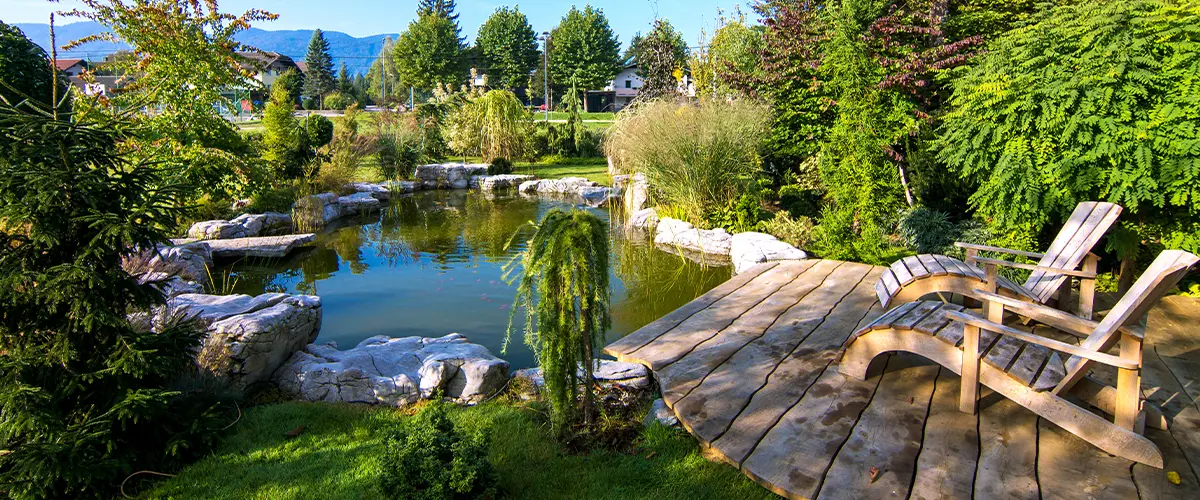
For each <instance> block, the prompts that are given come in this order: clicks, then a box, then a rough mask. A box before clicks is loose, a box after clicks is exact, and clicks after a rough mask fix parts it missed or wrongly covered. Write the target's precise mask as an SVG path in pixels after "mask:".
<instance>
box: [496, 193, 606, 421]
mask: <svg viewBox="0 0 1200 500" xmlns="http://www.w3.org/2000/svg"><path fill="white" fill-rule="evenodd" d="M516 264H519V265H520V266H521V268H522V269H523V273H522V274H521V276H520V278H519V284H518V286H517V297H516V300H515V303H514V305H513V308H512V311H513V313H512V314H513V317H515V315H516V310H517V309H518V308H524V309H525V344H526V345H528V346H529V348H530V349H532V350H533V352H534V354H535V355H536V356H537V361H538V365H539V366H540V367H541V368H542V376H543V377H544V379H545V381H546V393H547V396H548V399H549V401H550V406H551V409H552V412H551V421H552V424H553V426H554V428H555V430H556V431H557V432H559V433H560V434H565V433H566V432H567V431H569V430H570V428H571V426H572V425H573V424H575V423H576V422H577V420H578V416H579V411H578V410H579V408H577V405H576V400H577V399H578V398H579V396H580V394H579V389H580V387H581V386H582V388H583V402H582V413H583V423H584V425H586V426H588V427H590V426H591V425H592V424H594V423H595V419H596V407H595V402H594V399H595V398H594V394H593V392H594V391H593V386H594V385H595V380H594V377H593V373H594V368H595V355H596V351H597V349H599V348H600V344H601V343H602V342H603V341H604V333H605V332H606V331H608V327H609V326H610V324H611V321H612V319H611V317H610V316H609V312H608V303H609V285H608V265H609V244H608V224H607V223H605V222H604V221H603V220H601V219H600V218H599V217H597V216H596V215H594V214H591V213H589V212H587V211H585V210H579V209H575V210H570V211H566V210H561V209H553V210H550V211H549V212H547V213H546V215H545V216H543V217H542V220H541V222H539V223H538V224H537V231H536V232H534V234H533V237H532V238H530V240H529V242H528V246H527V248H526V249H525V251H524V252H522V253H520V254H519V255H517V257H515V258H514V259H513V261H512V262H511V263H510V264H509V267H508V269H507V271H506V278H507V277H508V276H509V275H511V273H512V272H513V271H514V270H515V269H516V267H515V265H516ZM510 281H511V280H510ZM511 334H512V321H511V317H510V324H509V336H510V337H511ZM507 343H508V342H507V339H506V341H505V350H507V348H508V346H507Z"/></svg>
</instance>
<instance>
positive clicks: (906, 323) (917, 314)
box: [892, 300, 942, 330]
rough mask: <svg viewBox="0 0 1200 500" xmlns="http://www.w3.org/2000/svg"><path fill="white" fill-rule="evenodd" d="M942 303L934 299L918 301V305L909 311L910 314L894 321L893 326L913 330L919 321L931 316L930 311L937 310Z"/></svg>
mask: <svg viewBox="0 0 1200 500" xmlns="http://www.w3.org/2000/svg"><path fill="white" fill-rule="evenodd" d="M941 305H942V303H941V302H937V301H932V300H929V301H923V302H918V303H917V306H916V307H914V308H913V309H912V310H911V311H909V312H908V314H905V315H904V316H903V317H901V318H898V319H896V320H895V321H892V328H896V329H900V330H912V329H913V327H914V326H916V325H917V323H920V322H921V321H923V320H924V319H925V318H926V317H928V316H929V314H930V313H932V312H933V311H935V310H937V309H938V308H939V307H940V306H941Z"/></svg>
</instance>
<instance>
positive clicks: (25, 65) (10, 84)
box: [0, 21, 67, 105]
mask: <svg viewBox="0 0 1200 500" xmlns="http://www.w3.org/2000/svg"><path fill="white" fill-rule="evenodd" d="M48 67H50V58H49V57H47V56H46V51H44V50H42V48H41V47H39V46H38V45H37V44H36V43H33V42H32V41H30V40H29V38H26V37H25V33H23V32H22V31H21V29H20V28H18V27H16V26H9V25H7V24H4V22H3V21H0V97H3V98H4V99H7V100H8V102H9V103H11V104H13V105H16V104H17V103H19V102H21V101H23V100H25V99H26V98H30V99H33V100H35V101H37V102H41V103H44V104H50V101H51V99H52V97H53V96H54V92H53V91H52V89H53V80H54V78H53V75H52V73H51V72H49V71H46V68H48ZM59 83H60V85H59V87H60V90H61V91H65V90H66V88H67V87H66V84H65V83H66V78H65V77H63V78H62V79H61V81H60V82H59ZM62 95H63V94H62V92H60V93H59V96H60V97H61V96H62Z"/></svg>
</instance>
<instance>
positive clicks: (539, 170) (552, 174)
mask: <svg viewBox="0 0 1200 500" xmlns="http://www.w3.org/2000/svg"><path fill="white" fill-rule="evenodd" d="M513 173H514V174H529V175H536V176H538V178H539V179H560V178H563V177H583V178H586V179H588V180H591V181H595V182H599V183H600V184H604V185H611V184H612V178H611V177H609V176H608V160H606V159H604V158H548V159H546V160H543V161H541V162H538V163H524V162H521V163H517V164H515V165H513Z"/></svg>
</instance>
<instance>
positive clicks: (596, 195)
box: [518, 177, 619, 206]
mask: <svg viewBox="0 0 1200 500" xmlns="http://www.w3.org/2000/svg"><path fill="white" fill-rule="evenodd" d="M518 191H520V192H521V193H523V194H537V195H558V196H563V197H567V198H576V199H581V200H583V201H584V202H585V203H587V204H589V205H592V206H598V205H601V204H603V203H604V202H606V201H608V200H609V199H612V198H616V197H618V196H619V191H618V190H617V189H614V188H611V187H608V186H604V185H601V184H599V183H597V182H593V181H589V180H587V179H584V178H582V177H564V178H562V179H542V180H536V181H525V182H522V183H521V185H520V186H519V187H518Z"/></svg>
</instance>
